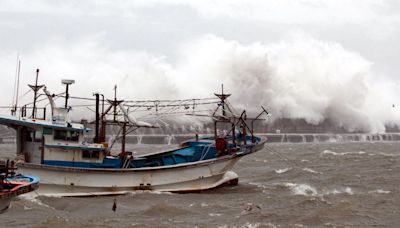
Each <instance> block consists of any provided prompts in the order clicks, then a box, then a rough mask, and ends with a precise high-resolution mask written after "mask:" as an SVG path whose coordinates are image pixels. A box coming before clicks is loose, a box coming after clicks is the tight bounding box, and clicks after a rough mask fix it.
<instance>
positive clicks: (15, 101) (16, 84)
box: [11, 54, 21, 116]
mask: <svg viewBox="0 0 400 228" xmlns="http://www.w3.org/2000/svg"><path fill="white" fill-rule="evenodd" d="M20 71H21V60H19V54H18V55H17V68H16V70H15V81H14V94H13V100H12V103H13V107H12V108H11V115H12V116H15V115H16V112H17V107H18V93H19V75H20ZM15 91H17V92H15Z"/></svg>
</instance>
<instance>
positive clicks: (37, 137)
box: [34, 131, 43, 142]
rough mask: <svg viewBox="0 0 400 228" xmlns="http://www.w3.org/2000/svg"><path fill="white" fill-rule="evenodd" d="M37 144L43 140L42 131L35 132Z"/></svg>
mask: <svg viewBox="0 0 400 228" xmlns="http://www.w3.org/2000/svg"><path fill="white" fill-rule="evenodd" d="M34 135H35V142H41V141H42V138H43V134H42V132H41V131H35V134H34Z"/></svg>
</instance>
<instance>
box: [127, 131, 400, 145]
mask: <svg viewBox="0 0 400 228" xmlns="http://www.w3.org/2000/svg"><path fill="white" fill-rule="evenodd" d="M257 135H260V136H265V137H267V138H268V141H267V142H269V143H329V142H331V143H333V142H382V141H400V133H384V134H352V133H346V134H296V133H290V134H285V133H281V134H272V133H264V134H257ZM202 136H212V135H208V134H207V135H201V134H200V135H199V137H202ZM193 138H195V135H194V134H170V135H127V136H126V142H127V143H131V144H179V143H181V142H183V141H185V140H189V139H193Z"/></svg>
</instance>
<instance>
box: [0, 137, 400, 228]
mask: <svg viewBox="0 0 400 228" xmlns="http://www.w3.org/2000/svg"><path fill="white" fill-rule="evenodd" d="M154 147H155V146H154V145H153V146H145V145H133V144H132V145H129V148H130V149H131V150H134V151H135V150H141V151H146V150H154V149H160V148H161V147H162V146H161V145H158V146H156V147H157V148H154ZM399 148H400V142H325V143H270V144H267V145H266V146H265V148H264V149H263V150H261V151H259V152H257V153H255V154H252V155H249V156H246V157H244V158H243V159H242V160H240V161H239V162H238V163H237V164H236V166H235V167H234V171H235V172H236V173H237V174H238V175H239V184H238V185H236V186H225V187H221V188H218V189H214V190H209V191H204V192H201V193H190V194H172V193H160V192H145V191H139V192H135V193H132V194H128V195H122V196H108V197H84V198H53V197H42V196H37V197H26V196H20V197H18V198H17V199H15V200H14V201H13V202H12V205H11V208H10V209H9V210H8V211H7V212H6V213H4V214H1V215H0V218H1V219H0V227H56V228H62V227H221V228H225V227H226V228H227V227H245V228H256V227H400V150H399ZM13 151H15V148H14V145H12V144H1V145H0V152H1V154H2V156H3V157H4V156H5V157H7V156H11V157H12V153H13ZM104 181H107V180H104ZM114 202H115V206H116V208H115V211H114V210H113V205H114Z"/></svg>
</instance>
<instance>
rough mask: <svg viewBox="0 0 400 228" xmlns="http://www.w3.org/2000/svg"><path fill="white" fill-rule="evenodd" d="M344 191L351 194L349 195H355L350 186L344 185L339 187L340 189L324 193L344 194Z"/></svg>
mask: <svg viewBox="0 0 400 228" xmlns="http://www.w3.org/2000/svg"><path fill="white" fill-rule="evenodd" d="M343 193H346V194H349V195H354V192H353V190H352V189H351V188H350V187H342V188H339V189H337V188H335V189H333V190H330V191H326V192H325V193H324V195H337V194H343Z"/></svg>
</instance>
